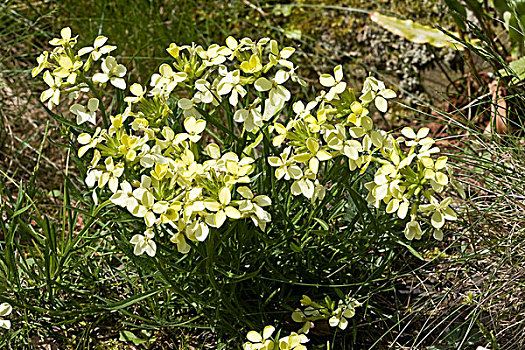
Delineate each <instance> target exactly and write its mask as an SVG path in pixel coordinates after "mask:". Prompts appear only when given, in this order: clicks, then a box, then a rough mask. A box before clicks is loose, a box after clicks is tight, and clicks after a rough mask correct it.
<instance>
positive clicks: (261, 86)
mask: <svg viewBox="0 0 525 350" xmlns="http://www.w3.org/2000/svg"><path fill="white" fill-rule="evenodd" d="M289 78H290V73H288V72H286V71H284V70H279V71H277V73H275V77H274V78H273V79H272V80H268V79H266V78H265V77H260V78H259V79H257V80H256V81H255V83H254V84H253V85H254V86H255V89H256V90H257V91H270V100H271V101H272V103H273V104H275V105H279V104H281V103H282V102H286V101H288V100H289V99H290V98H291V96H292V95H291V93H290V91H288V89H286V88H285V87H284V86H281V85H282V84H284V83H285V82H286V81H287V80H288V79H289Z"/></svg>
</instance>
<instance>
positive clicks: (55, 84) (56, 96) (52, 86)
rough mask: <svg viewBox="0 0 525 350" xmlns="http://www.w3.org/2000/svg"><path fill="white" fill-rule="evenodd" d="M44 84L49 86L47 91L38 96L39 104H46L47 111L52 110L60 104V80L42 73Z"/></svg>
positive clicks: (49, 74)
mask: <svg viewBox="0 0 525 350" xmlns="http://www.w3.org/2000/svg"><path fill="white" fill-rule="evenodd" d="M44 82H45V83H46V84H47V85H48V86H49V89H47V90H45V91H43V92H42V94H41V95H40V101H41V102H46V101H47V100H49V101H48V102H47V107H48V108H49V109H51V108H53V105H54V104H55V105H58V104H59V103H60V87H61V86H62V79H61V78H59V77H53V76H52V75H51V73H49V71H45V72H44Z"/></svg>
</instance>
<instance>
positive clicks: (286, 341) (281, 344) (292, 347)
mask: <svg viewBox="0 0 525 350" xmlns="http://www.w3.org/2000/svg"><path fill="white" fill-rule="evenodd" d="M274 332H275V327H273V326H266V327H264V330H263V331H262V334H261V333H259V332H256V331H250V332H248V334H247V336H246V338H247V339H248V341H247V342H246V343H244V344H243V350H274V349H277V347H276V344H278V349H280V350H306V346H305V345H303V344H304V343H306V342H308V338H307V337H306V336H305V335H304V334H297V333H295V332H292V333H290V334H289V335H287V336H285V337H281V338H279V339H278V340H277V339H272V335H273V333H274Z"/></svg>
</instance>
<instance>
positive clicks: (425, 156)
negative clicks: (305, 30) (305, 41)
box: [32, 28, 456, 256]
mask: <svg viewBox="0 0 525 350" xmlns="http://www.w3.org/2000/svg"><path fill="white" fill-rule="evenodd" d="M106 42H107V38H106V37H103V36H99V37H97V38H96V39H95V41H94V43H93V45H92V46H87V47H83V48H81V49H79V50H76V44H77V37H76V36H72V33H71V30H70V29H69V28H64V29H63V30H62V31H61V38H57V39H53V40H51V41H50V44H51V45H53V46H55V48H54V50H53V51H51V52H44V53H42V55H40V56H39V57H38V60H37V62H38V66H37V67H36V68H34V69H33V71H32V74H33V76H36V75H38V74H40V73H41V72H43V79H44V81H45V83H46V84H47V85H48V86H49V88H48V89H47V90H45V91H44V92H42V95H41V101H42V102H45V103H47V106H48V108H50V109H51V108H53V107H54V106H56V105H59V104H61V103H63V102H64V100H66V99H64V98H63V96H66V95H67V96H68V97H69V99H68V100H69V101H70V108H69V110H70V112H71V113H72V114H73V115H74V116H75V121H76V123H77V124H78V128H79V129H81V130H84V131H86V132H83V133H81V134H79V135H78V137H77V140H78V143H79V144H80V145H81V147H80V148H79V149H78V156H79V157H82V158H88V157H89V158H88V159H89V161H86V162H87V163H88V171H87V175H86V178H85V182H86V185H87V186H88V187H90V188H92V189H93V190H92V191H93V198H94V201H95V203H97V202H98V200H99V198H103V199H105V200H109V202H111V203H113V204H114V205H116V206H119V207H122V208H124V209H125V210H126V211H128V212H129V213H131V214H132V215H133V216H134V217H136V218H137V220H139V221H141V222H142V223H143V227H144V228H143V230H142V232H139V233H136V234H135V235H134V236H133V237H131V238H130V242H131V243H132V244H133V245H134V252H135V254H137V255H140V254H143V253H146V254H148V255H150V256H154V255H155V253H156V249H157V248H156V247H157V245H156V241H157V240H158V239H160V237H161V236H163V235H166V234H167V235H168V236H169V240H170V241H171V242H173V243H175V244H176V245H177V248H178V251H179V252H181V253H187V252H188V251H189V249H190V245H189V244H188V241H193V242H199V241H204V240H206V238H207V237H208V235H209V234H210V230H214V229H220V228H221V227H223V226H226V225H228V223H229V222H230V221H234V220H242V219H249V220H251V221H252V222H253V224H254V225H255V226H257V227H258V228H259V229H260V230H263V231H264V230H265V228H266V226H267V224H268V223H270V222H271V221H272V201H271V199H270V197H269V196H267V194H266V193H265V189H264V188H256V187H254V178H256V177H258V176H264V177H269V176H274V180H272V181H288V182H289V183H290V186H289V191H290V193H291V194H292V195H293V196H304V197H305V198H307V199H308V200H309V201H311V202H312V203H315V202H319V201H321V200H322V199H323V198H324V196H325V193H326V191H330V183H327V182H325V181H324V174H325V172H326V169H328V166H329V164H338V163H341V162H345V163H347V164H348V167H349V169H350V170H351V171H355V172H359V173H361V174H362V173H364V172H365V171H366V170H367V168H368V167H369V166H370V164H377V165H378V166H377V167H376V171H375V174H374V175H373V180H372V181H370V182H368V183H366V184H365V187H366V189H367V190H368V194H367V195H366V199H367V201H368V202H369V203H370V204H371V205H372V206H374V207H377V208H379V207H380V206H381V204H384V206H385V210H386V212H387V213H391V214H394V215H396V216H397V217H398V218H399V219H402V220H404V219H405V218H408V220H407V223H406V227H405V230H404V234H405V237H406V238H407V239H409V240H411V239H414V238H415V239H420V238H421V237H422V235H423V229H422V224H423V223H425V222H429V223H430V226H431V227H432V228H433V234H434V237H435V238H437V239H441V238H442V236H443V233H442V231H441V228H442V227H443V226H444V224H445V222H446V221H447V220H454V219H455V218H456V216H455V214H454V212H453V211H452V209H451V208H450V207H449V204H450V199H444V200H439V198H440V193H442V192H443V190H444V189H445V187H446V186H447V185H448V183H449V178H448V175H447V170H448V169H447V157H446V156H438V154H439V148H438V147H435V145H434V140H433V139H431V138H430V137H428V134H429V129H428V128H422V129H420V130H418V131H414V130H413V129H411V128H404V129H403V130H402V131H401V133H402V136H400V137H398V138H396V137H394V136H393V135H392V134H391V133H388V132H385V131H383V130H379V129H377V128H376V127H375V126H374V123H373V120H372V118H371V112H370V107H372V105H374V106H375V107H376V108H377V110H378V111H379V112H382V113H384V112H386V111H387V109H388V102H387V101H388V100H389V99H392V98H394V97H396V93H395V92H394V91H393V90H391V89H387V88H386V87H385V85H384V84H383V83H382V82H381V81H379V80H377V79H375V78H373V77H368V78H367V79H366V80H365V82H364V85H363V88H362V90H361V93H360V94H357V93H356V91H354V90H353V89H351V88H349V87H348V86H347V84H346V82H345V81H344V75H343V68H342V66H337V67H336V68H335V69H334V71H333V75H332V74H323V75H321V76H320V83H321V85H322V86H324V87H326V89H327V90H321V91H320V92H319V93H318V94H317V96H316V97H315V98H313V99H311V100H308V101H302V100H300V99H297V98H294V99H292V91H297V89H300V88H301V86H305V85H306V83H305V82H304V81H303V80H302V79H301V78H300V77H299V75H298V74H297V71H296V70H297V67H296V66H295V65H294V63H293V61H292V60H291V57H292V55H293V54H294V52H295V49H294V48H292V47H284V48H281V47H279V45H278V43H277V41H275V40H271V39H269V38H263V39H260V40H258V41H253V40H251V39H249V38H244V39H241V40H237V39H234V38H233V37H228V38H227V39H226V43H225V45H217V44H213V45H211V46H209V47H207V48H204V47H202V46H199V45H196V44H192V45H190V46H178V45H177V44H174V43H173V44H171V45H170V46H169V47H168V49H167V52H168V53H169V54H170V55H171V57H172V62H171V63H164V64H162V65H161V66H160V67H159V69H158V73H155V74H153V75H152V77H151V81H150V84H149V87H147V86H144V85H141V84H138V83H134V84H131V85H130V86H129V95H128V96H127V97H125V98H124V102H125V107H124V108H123V109H122V110H118V111H115V112H111V111H110V110H109V109H108V106H107V104H108V103H109V100H108V99H105V98H104V96H103V95H102V93H101V92H100V91H101V90H107V89H118V90H123V91H125V90H126V89H127V86H128V84H127V83H126V73H127V70H126V67H125V66H124V65H122V64H119V63H118V62H117V60H116V58H115V57H113V56H110V55H109V54H110V53H111V52H112V51H114V50H115V49H116V47H115V46H111V45H107V44H106ZM285 112H288V117H287V118H286V119H283V116H284V115H285V114H286V113H285ZM290 114H291V116H290ZM84 123H91V124H94V125H96V129H95V130H94V131H93V130H91V131H89V130H90V129H88V128H85V127H84V125H82V124H84ZM269 140H271V145H270V149H271V151H272V153H273V155H270V156H268V157H267V158H266V159H265V157H263V156H261V153H262V152H261V144H265V145H267V144H268V143H269ZM267 164H269V165H270V166H271V167H272V168H274V172H273V175H272V173H270V172H268V171H269V170H270V169H271V168H269V167H268V166H267ZM256 170H257V171H256ZM109 202H106V203H109ZM429 218H430V220H429Z"/></svg>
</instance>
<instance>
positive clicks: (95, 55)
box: [78, 36, 117, 61]
mask: <svg viewBox="0 0 525 350" xmlns="http://www.w3.org/2000/svg"><path fill="white" fill-rule="evenodd" d="M106 41H108V38H106V37H105V36H97V37H96V39H95V42H94V43H93V46H86V47H83V48H81V49H80V50H78V55H79V56H83V55H85V54H87V53H90V56H91V58H92V59H93V61H98V60H99V59H100V57H102V55H105V54H108V53H110V52H111V51H113V50H115V49H116V48H117V47H116V46H111V45H104V44H105V43H106Z"/></svg>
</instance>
